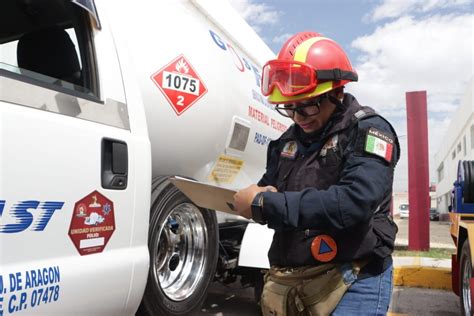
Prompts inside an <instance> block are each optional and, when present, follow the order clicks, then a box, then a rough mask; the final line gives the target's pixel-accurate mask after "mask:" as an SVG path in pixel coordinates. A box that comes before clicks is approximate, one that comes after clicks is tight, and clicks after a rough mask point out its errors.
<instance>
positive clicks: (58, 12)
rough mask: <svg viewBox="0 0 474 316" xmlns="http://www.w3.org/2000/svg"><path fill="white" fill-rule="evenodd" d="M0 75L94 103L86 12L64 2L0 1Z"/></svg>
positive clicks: (54, 0)
mask: <svg viewBox="0 0 474 316" xmlns="http://www.w3.org/2000/svg"><path fill="white" fill-rule="evenodd" d="M2 7H3V8H2V10H1V12H0V20H1V21H2V28H1V29H0V73H1V75H3V76H7V77H11V78H14V79H17V80H22V81H26V82H28V83H32V84H36V85H40V86H43V87H45V88H49V89H53V90H57V91H60V92H63V93H69V94H74V95H76V96H80V97H86V98H90V97H93V98H95V99H97V98H98V87H97V78H96V77H97V75H96V72H95V68H96V67H95V62H94V51H93V45H92V40H91V28H90V22H89V17H88V14H87V12H86V11H85V10H84V9H83V8H81V7H79V6H78V5H75V4H73V3H71V2H70V1H65V0H42V1H29V0H3V1H2Z"/></svg>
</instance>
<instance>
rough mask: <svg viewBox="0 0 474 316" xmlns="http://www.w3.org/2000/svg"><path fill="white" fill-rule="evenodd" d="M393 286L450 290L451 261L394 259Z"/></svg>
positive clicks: (417, 258) (409, 258) (415, 258)
mask: <svg viewBox="0 0 474 316" xmlns="http://www.w3.org/2000/svg"><path fill="white" fill-rule="evenodd" d="M393 285H395V286H408V287H421V288H427V289H439V290H452V286H451V260H449V259H433V258H421V257H395V258H394V269H393Z"/></svg>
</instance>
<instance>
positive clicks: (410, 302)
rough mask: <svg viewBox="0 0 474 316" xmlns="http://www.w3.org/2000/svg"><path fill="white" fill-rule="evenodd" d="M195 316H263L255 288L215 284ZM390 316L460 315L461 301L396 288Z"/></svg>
mask: <svg viewBox="0 0 474 316" xmlns="http://www.w3.org/2000/svg"><path fill="white" fill-rule="evenodd" d="M192 315H193V316H210V315H214V316H243V315H245V316H260V315H261V313H260V308H259V306H258V305H257V304H256V303H255V302H254V300H253V288H245V289H241V288H238V287H236V286H224V285H222V284H219V283H213V284H212V285H211V288H210V290H209V294H208V297H207V299H206V302H205V303H204V305H203V307H202V309H201V311H198V312H195V313H193V314H192ZM388 315H391V316H401V315H410V316H411V315H413V316H429V315H433V316H455V315H460V305H459V298H458V297H457V296H456V295H455V294H454V293H452V292H451V291H444V290H436V289H423V288H413V287H400V286H396V287H394V289H393V293H392V301H391V305H390V308H389V313H388Z"/></svg>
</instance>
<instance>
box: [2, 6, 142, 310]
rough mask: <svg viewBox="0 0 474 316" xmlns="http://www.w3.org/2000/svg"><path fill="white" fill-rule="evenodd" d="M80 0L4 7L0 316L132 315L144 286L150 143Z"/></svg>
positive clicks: (103, 36) (109, 50) (104, 37)
mask: <svg viewBox="0 0 474 316" xmlns="http://www.w3.org/2000/svg"><path fill="white" fill-rule="evenodd" d="M81 2H83V3H85V4H84V5H82V6H79V5H77V4H76V3H72V2H70V1H61V0H44V1H26V0H25V1H22V0H19V1H16V0H4V1H3V2H2V10H0V20H1V21H2V27H1V29H0V88H1V89H0V177H1V178H0V179H1V181H0V316H1V315H13V314H14V315H16V314H18V315H27V314H28V315H30V314H35V315H99V314H100V315H123V314H133V313H134V312H135V310H136V308H137V307H138V304H139V302H140V299H141V295H142V293H143V290H144V286H145V284H144V283H145V280H146V273H147V268H148V258H149V257H148V252H147V248H146V234H147V230H148V227H147V224H146V223H147V222H148V211H149V192H150V182H151V181H150V174H151V171H150V158H149V141H148V138H147V136H146V135H145V134H144V133H143V134H142V135H137V134H134V133H132V132H131V127H130V121H129V112H130V111H129V108H128V107H127V102H126V98H125V93H124V87H123V83H122V78H121V73H120V67H119V63H118V60H117V54H116V52H115V49H114V47H113V41H112V39H111V37H110V36H109V34H110V33H109V30H107V27H106V26H104V28H103V29H102V31H100V32H99V31H98V30H97V20H93V19H91V17H90V15H89V13H88V12H87V10H85V9H84V6H87V3H89V4H90V3H92V1H81ZM88 9H90V8H88ZM103 25H106V23H104V24H103ZM145 126H146V125H145ZM137 152H138V153H140V155H137V154H136V153H137ZM138 186H139V187H140V188H141V189H142V190H141V192H146V194H143V195H141V194H142V193H140V192H136V191H138V190H135V188H136V187H138ZM140 212H141V213H140Z"/></svg>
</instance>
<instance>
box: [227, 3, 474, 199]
mask: <svg viewBox="0 0 474 316" xmlns="http://www.w3.org/2000/svg"><path fill="white" fill-rule="evenodd" d="M229 2H230V3H231V4H232V6H233V7H234V8H235V9H236V10H237V11H238V12H239V13H240V14H241V15H242V17H244V18H245V19H246V21H247V22H248V23H249V24H250V25H251V26H252V27H253V28H254V29H255V31H256V32H257V33H258V34H259V35H260V36H261V37H262V39H263V40H264V41H265V42H266V43H267V45H268V46H269V47H270V48H271V49H272V50H273V51H274V52H275V53H278V51H279V49H280V47H281V46H282V44H283V43H284V41H285V40H286V39H287V38H288V37H289V36H291V35H292V34H294V33H297V32H300V31H316V32H319V33H321V34H323V35H324V36H327V37H330V38H332V39H334V40H335V41H337V42H338V43H339V44H340V45H341V46H342V47H343V48H344V49H345V51H346V53H347V54H348V56H349V58H350V59H351V62H352V64H353V66H354V68H355V69H356V70H357V72H358V74H359V82H357V83H352V84H350V85H348V86H347V89H346V91H347V92H350V93H352V94H354V95H355V96H356V98H357V99H358V100H359V102H360V103H361V104H363V105H369V106H372V107H373V108H375V109H376V110H377V111H378V112H379V113H381V114H382V115H384V116H385V117H386V118H388V119H389V120H390V121H391V122H392V124H393V125H394V126H395V128H396V130H397V132H398V134H399V135H400V136H401V137H400V142H401V146H402V157H401V160H400V162H399V165H398V167H397V170H396V173H395V181H394V187H395V189H396V190H398V191H404V190H407V181H408V172H407V170H408V163H407V152H406V136H404V135H406V109H405V107H406V105H405V92H407V91H419V90H426V91H427V95H428V121H429V122H428V126H429V127H428V128H429V155H430V178H431V179H430V181H431V182H436V180H437V179H436V168H437V167H438V166H436V162H435V160H434V155H435V153H436V152H437V150H438V148H439V146H440V144H441V143H442V139H443V136H444V134H445V133H446V130H447V128H448V127H449V124H450V118H451V116H452V114H453V113H454V111H455V110H456V108H457V107H458V106H459V103H460V100H461V97H462V95H463V94H464V92H465V90H466V89H467V86H468V83H469V82H470V80H472V78H473V59H474V54H473V29H474V14H473V8H474V0H332V1H331V0H313V1H309V0H306V1H302V0H293V1H290V0H287V1H283V0H277V1H269V0H229Z"/></svg>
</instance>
